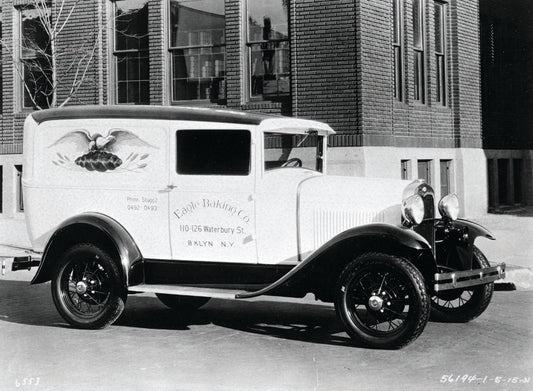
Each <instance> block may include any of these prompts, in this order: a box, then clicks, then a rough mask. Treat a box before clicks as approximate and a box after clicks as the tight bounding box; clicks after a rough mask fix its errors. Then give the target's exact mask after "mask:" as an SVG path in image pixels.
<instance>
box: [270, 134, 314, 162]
mask: <svg viewBox="0 0 533 391" xmlns="http://www.w3.org/2000/svg"><path fill="white" fill-rule="evenodd" d="M323 141H324V137H323V136H319V135H317V134H312V133H311V134H306V135H292V134H280V133H265V142H264V146H265V151H264V156H265V170H272V169H275V168H295V167H297V168H305V169H308V170H315V171H321V170H322V143H323Z"/></svg>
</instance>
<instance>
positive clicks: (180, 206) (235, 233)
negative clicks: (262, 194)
mask: <svg viewBox="0 0 533 391" xmlns="http://www.w3.org/2000/svg"><path fill="white" fill-rule="evenodd" d="M194 125H195V128H188V129H180V130H176V131H175V132H174V135H173V141H172V145H173V151H172V157H171V159H173V161H174V164H173V165H171V173H170V178H171V184H170V189H169V197H170V198H169V202H170V240H171V247H172V257H173V259H174V260H179V261H206V262H227V263H228V262H229V263H256V262H257V252H256V245H255V240H254V235H255V201H254V190H255V181H254V175H253V172H254V164H253V161H254V158H253V155H254V152H253V148H252V135H251V133H250V131H249V130H247V129H235V128H226V127H227V125H220V124H219V125H218V126H217V125H216V124H203V125H202V124H194Z"/></svg>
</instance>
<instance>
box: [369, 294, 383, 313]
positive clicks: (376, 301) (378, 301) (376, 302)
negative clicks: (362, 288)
mask: <svg viewBox="0 0 533 391" xmlns="http://www.w3.org/2000/svg"><path fill="white" fill-rule="evenodd" d="M368 306H369V307H370V308H371V309H372V310H374V311H379V310H381V309H382V308H383V299H382V298H381V297H379V296H375V295H374V296H370V299H368Z"/></svg>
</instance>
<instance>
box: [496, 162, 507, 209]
mask: <svg viewBox="0 0 533 391" xmlns="http://www.w3.org/2000/svg"><path fill="white" fill-rule="evenodd" d="M497 162H498V200H499V202H498V203H499V204H500V205H508V204H509V199H508V188H509V159H498V160H497Z"/></svg>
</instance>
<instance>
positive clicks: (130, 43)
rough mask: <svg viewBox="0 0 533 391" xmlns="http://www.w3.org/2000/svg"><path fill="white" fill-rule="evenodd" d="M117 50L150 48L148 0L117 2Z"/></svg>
mask: <svg viewBox="0 0 533 391" xmlns="http://www.w3.org/2000/svg"><path fill="white" fill-rule="evenodd" d="M115 15H116V18H115V50H143V49H148V0H124V1H116V2H115Z"/></svg>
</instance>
